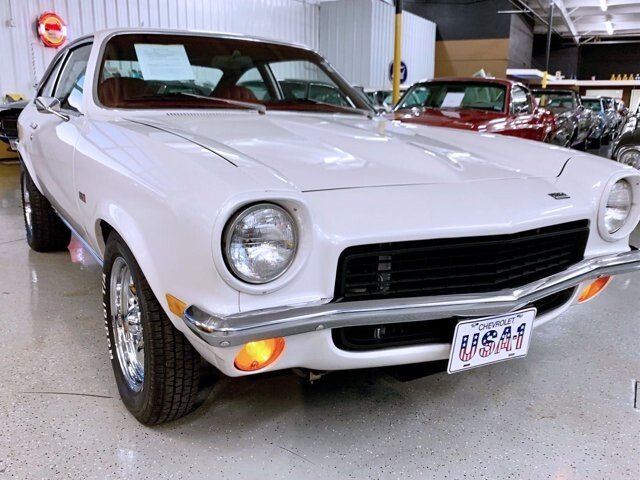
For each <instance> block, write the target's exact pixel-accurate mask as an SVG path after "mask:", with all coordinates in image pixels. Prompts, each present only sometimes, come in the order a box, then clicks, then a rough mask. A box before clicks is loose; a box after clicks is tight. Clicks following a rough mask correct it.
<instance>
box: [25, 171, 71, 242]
mask: <svg viewBox="0 0 640 480" xmlns="http://www.w3.org/2000/svg"><path fill="white" fill-rule="evenodd" d="M20 192H21V195H22V216H23V218H24V227H25V230H26V233H27V243H28V244H29V246H30V247H31V248H32V249H33V250H35V251H36V252H54V251H57V250H64V249H65V248H67V246H68V245H69V242H70V241H71V230H69V228H68V227H67V226H66V225H65V224H64V223H62V220H60V217H58V215H57V214H56V212H55V211H54V210H53V207H52V206H51V203H49V200H47V199H46V198H45V196H44V195H42V193H40V191H39V190H38V187H36V184H35V183H33V180H32V179H31V175H29V172H28V171H27V169H26V168H24V167H22V172H21V174H20Z"/></svg>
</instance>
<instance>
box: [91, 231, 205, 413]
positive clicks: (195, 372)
mask: <svg viewBox="0 0 640 480" xmlns="http://www.w3.org/2000/svg"><path fill="white" fill-rule="evenodd" d="M102 285H103V290H102V292H103V302H104V303H103V307H104V314H105V323H106V329H107V336H108V343H109V353H110V356H111V364H112V366H113V372H114V374H115V377H116V384H117V386H118V391H119V392H120V397H121V398H122V401H123V403H124V404H125V406H126V407H127V409H128V410H129V411H130V412H131V414H132V415H133V416H134V417H135V418H136V419H137V420H138V421H139V422H140V423H142V424H145V425H157V424H161V423H165V422H170V421H172V420H175V419H177V418H180V417H182V416H184V415H186V414H187V413H189V412H190V411H191V410H192V409H193V406H194V404H195V401H196V396H197V394H198V386H199V382H200V368H201V359H200V355H199V354H198V353H197V352H196V350H195V349H194V348H193V347H192V346H191V344H190V343H189V341H188V340H187V339H186V338H185V336H184V335H183V334H182V333H181V332H179V331H178V330H177V329H176V328H175V327H174V326H173V324H172V323H171V321H170V320H169V318H168V317H167V315H166V313H165V312H164V310H163V309H162V307H161V306H160V303H159V302H158V300H157V299H156V297H155V295H154V294H153V292H152V291H151V288H150V287H149V284H148V283H147V280H146V278H145V276H144V274H143V273H142V271H141V270H140V267H139V266H138V263H137V262H136V260H135V258H134V257H133V254H132V253H131V251H130V250H129V248H128V247H127V245H126V244H125V242H124V240H122V238H120V236H119V235H118V234H117V233H115V232H112V233H111V234H110V235H109V238H108V240H107V246H106V251H105V259H104V267H103V276H102Z"/></svg>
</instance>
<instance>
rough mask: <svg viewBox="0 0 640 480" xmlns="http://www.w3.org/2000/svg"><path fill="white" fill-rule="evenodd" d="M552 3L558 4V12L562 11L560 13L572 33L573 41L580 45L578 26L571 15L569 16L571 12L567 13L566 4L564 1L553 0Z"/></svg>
mask: <svg viewBox="0 0 640 480" xmlns="http://www.w3.org/2000/svg"><path fill="white" fill-rule="evenodd" d="M552 1H553V3H555V4H556V7H558V10H560V13H562V18H563V20H564V23H565V24H566V25H567V28H568V29H569V31H570V32H571V36H572V37H573V41H574V42H576V43H577V44H580V35H579V34H578V30H577V29H576V26H575V25H574V24H573V20H572V19H571V15H569V12H567V7H566V6H565V4H564V0H552Z"/></svg>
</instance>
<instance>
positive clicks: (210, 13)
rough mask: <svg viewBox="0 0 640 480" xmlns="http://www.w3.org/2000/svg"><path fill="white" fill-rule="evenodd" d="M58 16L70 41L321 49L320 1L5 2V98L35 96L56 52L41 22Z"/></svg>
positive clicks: (0, 88) (1, 8)
mask: <svg viewBox="0 0 640 480" xmlns="http://www.w3.org/2000/svg"><path fill="white" fill-rule="evenodd" d="M46 11H54V12H56V13H58V14H59V15H61V16H62V18H63V19H64V20H65V21H66V23H67V25H68V31H69V38H70V39H74V38H77V37H79V36H82V35H85V34H88V33H92V32H94V31H96V30H101V29H105V28H113V27H140V26H142V27H156V28H183V29H197V30H214V31H221V32H234V33H243V34H248V35H255V36H261V37H267V38H273V39H278V40H285V41H289V42H296V43H302V44H304V45H307V46H310V47H312V48H315V49H317V48H318V43H319V41H318V38H319V31H318V25H319V6H318V0H0V51H1V52H2V53H1V55H2V57H1V64H2V69H3V70H2V75H0V94H2V95H3V96H4V94H5V93H8V92H20V93H25V94H28V95H29V96H32V94H33V86H34V84H35V83H37V82H38V81H39V80H40V77H41V76H42V74H43V73H44V70H45V68H46V66H47V65H48V63H49V62H50V61H51V59H52V58H53V56H54V55H55V53H56V50H55V49H52V48H46V47H44V46H43V45H42V43H41V42H40V41H39V39H37V36H36V33H35V21H36V19H37V18H38V16H39V15H40V14H42V13H43V12H46Z"/></svg>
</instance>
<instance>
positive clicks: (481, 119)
mask: <svg viewBox="0 0 640 480" xmlns="http://www.w3.org/2000/svg"><path fill="white" fill-rule="evenodd" d="M395 118H396V119H398V120H402V121H403V122H409V123H417V124H421V125H431V126H434V127H449V128H461V129H464V130H478V129H480V127H481V126H483V125H487V124H490V123H491V122H495V121H496V120H502V119H504V118H505V114H504V113H502V112H490V111H487V110H477V109H454V110H440V109H437V108H425V109H423V110H421V111H420V112H419V113H418V114H417V115H416V114H414V113H413V112H412V111H411V110H398V111H397V112H396V116H395Z"/></svg>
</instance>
